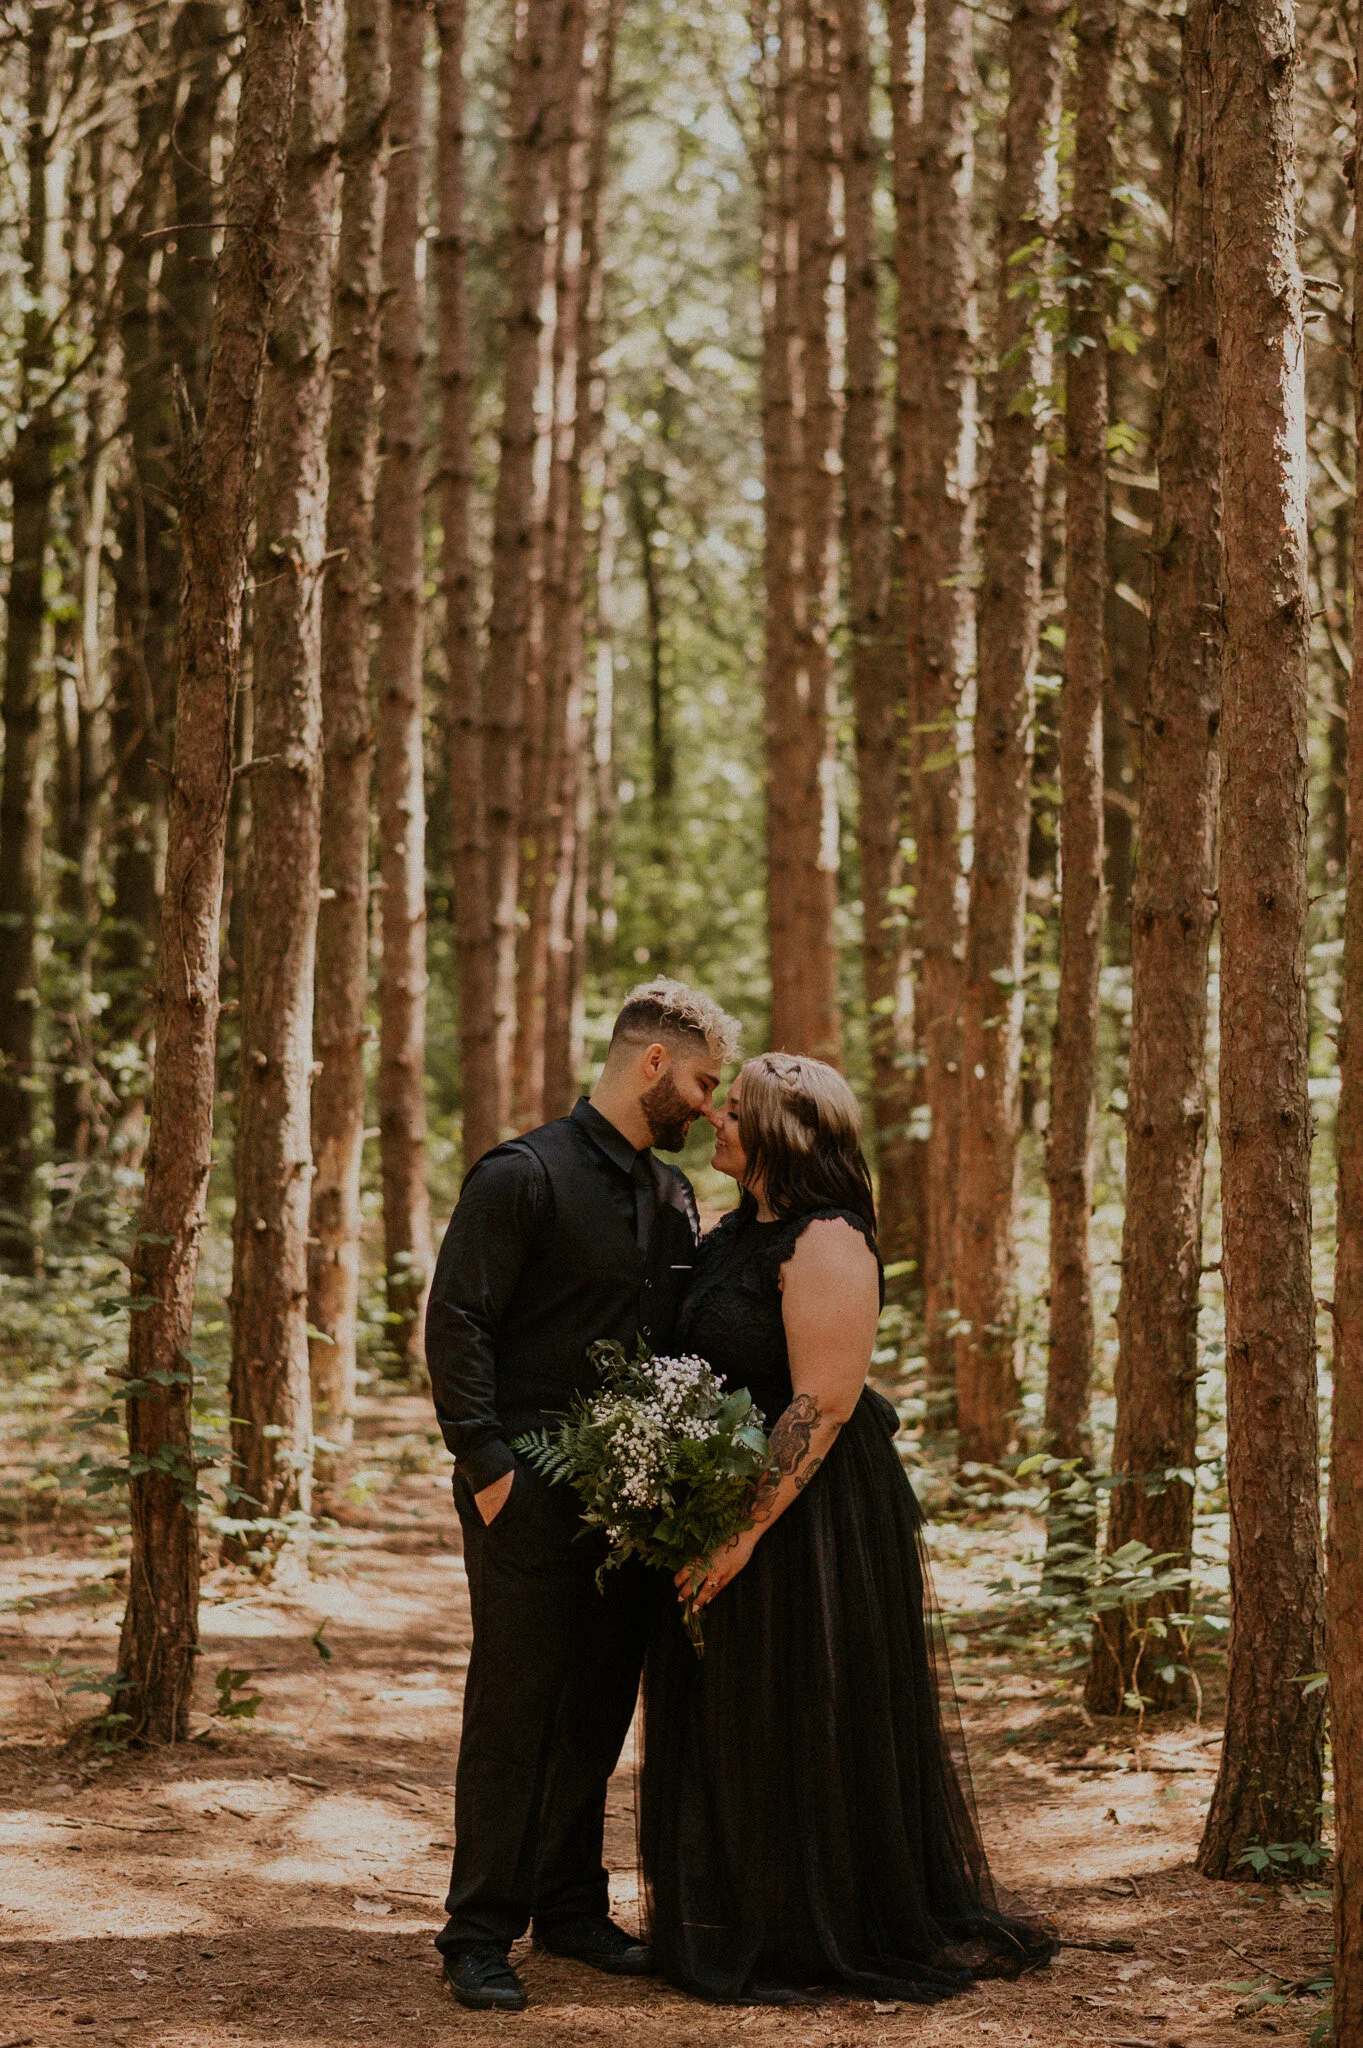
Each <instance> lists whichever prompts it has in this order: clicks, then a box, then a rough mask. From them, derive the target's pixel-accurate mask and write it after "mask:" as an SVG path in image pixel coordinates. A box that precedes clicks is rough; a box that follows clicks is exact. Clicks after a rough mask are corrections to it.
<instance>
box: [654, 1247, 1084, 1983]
mask: <svg viewBox="0 0 1363 2048" xmlns="http://www.w3.org/2000/svg"><path fill="white" fill-rule="evenodd" d="M816 1213H817V1214H818V1215H820V1216H832V1215H842V1216H843V1217H844V1220H845V1221H847V1222H848V1223H852V1224H854V1225H855V1227H856V1228H857V1229H859V1230H861V1231H862V1232H863V1234H864V1235H866V1236H867V1238H868V1241H869V1240H870V1234H869V1232H867V1231H866V1228H865V1225H864V1224H863V1223H861V1221H860V1220H859V1219H858V1218H857V1217H855V1216H853V1215H851V1214H848V1213H847V1212H844V1211H840V1210H831V1209H825V1210H819V1211H818V1212H816ZM812 1220H813V1218H812V1217H810V1216H806V1217H802V1218H799V1219H796V1220H794V1221H786V1222H777V1223H767V1224H762V1223H758V1222H757V1221H756V1220H754V1219H750V1218H748V1217H745V1216H744V1215H743V1213H742V1212H741V1211H736V1212H735V1213H734V1214H733V1215H730V1216H728V1217H726V1218H725V1219H724V1221H723V1222H722V1223H721V1224H720V1226H719V1228H718V1229H717V1230H715V1231H712V1232H711V1233H710V1235H709V1236H708V1237H707V1238H706V1239H705V1240H704V1243H703V1244H702V1246H701V1251H700V1255H699V1259H698V1262H697V1268H696V1274H695V1278H694V1280H693V1283H692V1287H691V1291H690V1294H689V1295H688V1298H687V1301H686V1304H685V1306H684V1308H683V1310H682V1316H681V1321H680V1324H679V1326H678V1330H677V1336H676V1340H675V1349H676V1350H677V1351H679V1352H683V1351H684V1352H691V1353H696V1354H698V1355H699V1356H701V1357H703V1358H705V1359H707V1360H708V1361H709V1362H710V1364H711V1365H712V1366H713V1367H714V1369H715V1371H716V1372H718V1373H719V1374H720V1375H721V1376H722V1378H723V1379H724V1381H725V1383H726V1385H728V1386H731V1387H738V1386H746V1387H748V1388H749V1389H750V1390H751V1392H752V1395H753V1398H754V1399H755V1401H756V1402H757V1404H758V1406H759V1407H760V1408H761V1409H762V1410H763V1412H764V1414H765V1416H766V1419H767V1426H768V1428H771V1427H772V1425H773V1424H774V1423H775V1422H776V1419H777V1417H778V1416H779V1415H780V1414H781V1412H782V1410H783V1409H784V1408H785V1407H786V1405H787V1404H788V1402H789V1401H790V1399H791V1382H790V1367H789V1361H788V1358H787V1353H786V1341H785V1329H784V1325H783V1322H782V1317H781V1293H780V1285H779V1275H780V1270H781V1267H782V1266H783V1265H784V1263H785V1262H786V1260H788V1259H789V1258H790V1256H791V1254H792V1252H793V1251H794V1248H795V1241H796V1239H797V1238H798V1236H799V1235H800V1232H801V1230H802V1229H803V1228H804V1227H805V1225H806V1224H807V1223H809V1222H811V1221H812ZM892 1428H893V1419H892V1415H891V1411H890V1410H889V1408H888V1405H887V1404H886V1403H885V1402H884V1401H882V1400H881V1399H880V1398H879V1396H877V1395H875V1394H874V1393H871V1392H864V1393H863V1394H862V1396H861V1399H860V1401H859V1402H858V1404H857V1407H856V1410H855V1412H854V1413H853V1415H852V1417H851V1419H850V1421H849V1422H848V1423H847V1424H846V1426H845V1427H844V1428H843V1430H842V1431H841V1433H840V1434H839V1436H838V1437H837V1439H836V1440H835V1442H834V1444H833V1446H832V1448H831V1450H830V1451H829V1453H828V1456H827V1458H826V1459H825V1461H824V1464H823V1466H822V1468H821V1469H820V1470H819V1471H818V1472H817V1473H816V1474H815V1476H814V1478H813V1479H812V1480H811V1482H810V1484H809V1486H808V1487H807V1489H806V1490H805V1492H804V1493H803V1494H801V1495H800V1497H799V1498H798V1499H797V1500H795V1501H794V1502H792V1504H791V1505H790V1506H789V1507H788V1508H787V1509H786V1511H785V1513H784V1514H783V1515H782V1516H780V1518H779V1519H778V1520H777V1521H776V1522H775V1523H773V1525H772V1527H771V1528H770V1529H769V1530H768V1531H767V1532H766V1533H765V1534H764V1535H763V1537H762V1539H761V1541H760V1542H759V1543H758V1544H757V1546H756V1548H755V1550H754V1551H753V1554H752V1556H751V1558H750V1559H749V1561H748V1563H747V1565H746V1566H745V1567H744V1569H743V1570H742V1571H741V1572H740V1573H739V1575H738V1576H737V1578H735V1579H734V1580H732V1581H731V1583H730V1584H729V1585H728V1586H726V1588H725V1589H724V1591H723V1592H722V1593H721V1594H719V1595H718V1597H717V1598H716V1599H715V1600H714V1601H712V1602H711V1604H710V1605H709V1606H708V1607H707V1608H706V1610H705V1652H704V1656H703V1657H700V1658H698V1657H697V1655H696V1653H695V1651H694V1650H693V1648H692V1647H691V1644H690V1642H689V1641H688V1639H687V1637H686V1634H685V1631H684V1629H683V1627H682V1625H681V1621H680V1619H679V1616H678V1613H677V1611H676V1610H675V1609H672V1608H671V1607H669V1608H668V1609H667V1610H666V1611H665V1612H664V1614H663V1615H662V1618H661V1620H660V1623H659V1625H658V1627H657V1628H656V1629H655V1632H654V1636H653V1640H652V1642H651V1644H650V1648H649V1654H648V1659H647V1663H646V1666H645V1673H644V1709H645V1712H644V1760H643V1766H642V1770H641V1773H640V1787H639V1840H640V1861H641V1866H642V1876H643V1890H644V1899H645V1905H646V1912H647V1918H648V1923H649V1932H650V1937H651V1940H652V1944H653V1955H654V1965H655V1968H656V1969H657V1970H658V1971H659V1973H660V1974H661V1975H662V1976H664V1977H666V1978H668V1979H669V1980H670V1981H671V1982H672V1983H673V1984H675V1985H677V1986H678V1987H680V1988H681V1989H682V1990H684V1991H688V1992H691V1993H694V1994H696V1995H698V1996H700V1997H702V1998H709V1999H717V2000H725V2001H731V2002H743V2003H761V2004H766V2003H772V2004H784V2003H788V2002H790V2001H792V2000H796V1999H802V1998H804V1997H807V1996H808V1995H809V1994H810V1993H811V1992H815V1991H817V1989H818V1988H819V1987H836V1988H840V1989H841V1990H842V1991H843V1993H844V1994H849V1995H852V1996H860V1997H863V1998H896V1999H902V2000H906V2001H913V2002H915V2003H928V2002H931V2001H933V2000H936V1999H939V1998H944V1997H949V1996H950V1995H951V1994H952V1993H954V1992H958V1991H961V1990H963V1989H964V1988H965V1987H966V1986H968V1985H969V1984H970V1983H971V1981H972V1980H973V1979H974V1978H976V1977H979V1976H993V1975H1016V1974H1018V1973H1019V1972H1021V1971H1022V1970H1024V1969H1028V1968H1032V1967H1035V1966H1036V1965H1038V1964H1040V1963H1042V1962H1045V1961H1046V1960H1047V1959H1048V1957H1049V1955H1050V1953H1051V1949H1052V1947H1053V1943H1052V1941H1051V1939H1050V1937H1049V1935H1048V1933H1047V1931H1046V1929H1045V1928H1044V1926H1043V1925H1042V1924H1041V1923H1039V1922H1037V1921H1035V1920H1032V1921H1029V1920H1027V1919H1025V1918H1022V1917H1019V1916H1016V1915H1010V1914H1008V1913H1006V1912H1004V1911H1002V1910H1001V1909H1000V1907H999V1905H998V1902H997V1899H996V1896H995V1893H994V1890H993V1886H992V1884H991V1882H990V1877H989V1871H988V1866H987V1864H986V1861H985V1856H984V1851H983V1848H982V1846H981V1844H980V1839H979V1834H978V1831H977V1829H976V1825H975V1820H974V1815H973V1813H972V1811H971V1808H970V1805H969V1804H968V1782H969V1781H968V1779H967V1778H966V1777H965V1775H964V1770H965V1765H964V1756H963V1755H962V1756H961V1758H960V1762H959V1765H958V1763H957V1761H956V1760H955V1759H954V1758H953V1755H952V1745H949V1743H948V1739H947V1735H946V1733H945V1731H944V1724H943V1711H942V1710H943V1704H944V1702H943V1700H942V1698H941V1694H940V1691H939V1686H943V1688H944V1689H945V1691H946V1695H947V1697H946V1702H945V1704H946V1706H947V1708H948V1710H949V1711H950V1712H952V1715H953V1722H952V1725H953V1728H955V1726H956V1724H955V1722H954V1702H953V1700H952V1698H951V1694H950V1684H949V1679H948V1680H945V1681H944V1680H941V1679H939V1676H938V1673H937V1669H936V1660H935V1655H934V1649H933V1645H932V1641H931V1640H930V1634H929V1617H928V1614H927V1611H926V1600H927V1597H928V1595H927V1585H926V1579H925V1568H924V1559H923V1553H922V1539H921V1532H922V1514H921V1511H920V1509H919V1507H918V1503H917V1500H916V1498H915V1496H914V1492H913V1488H912V1487H911V1486H910V1484H909V1481H908V1477H907V1475H906V1473H905V1471H904V1468H903V1466H902V1465H901V1463H900V1461H899V1457H898V1454H897V1453H896V1451H895V1448H894V1444H893V1442H892V1439H891V1429H892ZM943 1668H945V1667H943ZM957 1732H959V1731H958V1730H957Z"/></svg>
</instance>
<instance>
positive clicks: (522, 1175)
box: [426, 979, 738, 2012]
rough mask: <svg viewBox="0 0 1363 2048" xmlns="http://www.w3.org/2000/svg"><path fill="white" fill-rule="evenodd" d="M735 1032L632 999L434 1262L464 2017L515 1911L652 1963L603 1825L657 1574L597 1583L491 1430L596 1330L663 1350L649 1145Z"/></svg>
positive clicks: (681, 1183)
mask: <svg viewBox="0 0 1363 2048" xmlns="http://www.w3.org/2000/svg"><path fill="white" fill-rule="evenodd" d="M737 1038H738V1027H737V1025H736V1024H735V1023H734V1020H733V1019H732V1018H731V1017H726V1016H725V1015H724V1013H723V1011H722V1010H720V1009H719V1008H718V1007H717V1006H716V1005H715V1004H714V1003H712V1002H711V1001H710V1000H709V998H708V997H707V996H703V995H701V994H699V993H698V992H697V991H696V990H694V989H689V988H686V987H684V986H683V985H682V984H681V983H680V982H675V981H667V980H663V979H660V980H657V981H653V982H649V983H646V984H645V985H644V986H643V987H641V988H637V989H635V990H634V991H633V993H632V994H631V995H630V996H629V997H628V999H627V1000H626V1003H625V1006H624V1008H623V1009H622V1010H621V1012H620V1015H619V1016H618V1018H617V1019H616V1022H615V1029H614V1032H613V1034H612V1037H611V1043H610V1051H609V1053H608V1055H607V1058H606V1064H605V1070H604V1072H603V1073H602V1076H601V1079H600V1081H599V1082H598V1083H597V1085H596V1087H595V1088H594V1089H593V1091H592V1094H591V1097H590V1100H588V1099H586V1098H584V1099H583V1100H582V1101H580V1102H579V1103H578V1104H577V1106H576V1108H575V1109H574V1110H573V1112H572V1114H571V1116H566V1117H560V1118H558V1119H557V1120H556V1121H555V1122H553V1123H549V1124H544V1125H542V1126H541V1127H540V1129H539V1130H536V1131H530V1132H528V1133H527V1134H526V1135H525V1136H524V1137H522V1138H516V1139H513V1140H512V1141H511V1142H510V1143H509V1144H505V1145H498V1146H496V1147H495V1148H494V1149H493V1150H492V1151H491V1152H489V1153H487V1154H486V1155H485V1157H484V1158H482V1159H480V1160H479V1161H478V1163H477V1164H476V1165H475V1166H474V1168H473V1170H472V1172H471V1173H470V1174H469V1175H468V1177H467V1179H466V1180H465V1182H464V1187H463V1192H462V1193H461V1195H460V1197H459V1204H458V1207H457V1208H456V1209H455V1212H454V1215H453V1216H452V1218H451V1219H450V1226H449V1229H448V1230H447V1231H446V1233H445V1241H444V1244H443V1245H442V1246H441V1249H440V1257H439V1260H438V1261H437V1263H436V1269H435V1278H434V1280H433V1282H432V1284H431V1296H430V1306H429V1308H428V1310H427V1316H426V1358H427V1362H428V1365H429V1368H430V1374H431V1386H432V1390H433V1392H434V1395H435V1405H436V1414H437V1417H438V1419H439V1422H440V1427H441V1430H442V1431H443V1433H444V1437H445V1442H446V1443H447V1445H448V1446H449V1448H450V1450H451V1451H452V1452H453V1453H454V1458H455V1474H454V1496H455V1502H456V1505H457V1507H458V1510H459V1519H460V1521H461V1523H462V1525H463V1530H464V1562H465V1567H466V1570H467V1573H468V1584H469V1601H470V1605H471V1608H472V1613H473V1653H472V1656H471V1658H470V1660H469V1671H468V1683H467V1686H466V1688H465V1693H464V1727H463V1736H462V1739H461V1742H460V1749H459V1768H458V1773H457V1776H456V1780H455V1851H454V1867H453V1871H452V1873H451V1878H450V1891H449V1897H448V1898H447V1900H446V1902H445V1906H446V1911H447V1913H448V1914H449V1920H448V1922H447V1924H446V1926H445V1928H444V1930H443V1931H442V1933H441V1934H440V1935H439V1936H438V1937H437V1939H436V1947H437V1948H438V1949H439V1950H440V1951H441V1953H442V1955H443V1957H444V1971H445V1978H446V1981H447V1982H448V1984H449V1986H450V1989H451V1990H452V1991H453V1993H454V1996H455V1997H456V1998H457V1999H458V2000H459V2002H460V2003H461V2004H462V2005H466V2006H470V2007H472V2008H474V2009H475V2010H492V2009H497V2010H502V2011H512V2012H518V2011H520V2010H521V2008H522V2007H523V2006H524V2005H525V2003H526V1996H525V1990H524V1987H523V1985H522V1984H521V1981H520V1979H519V1977H518V1976H517V1975H516V1973H515V1971H514V1970H513V1969H512V1968H511V1965H510V1963H509V1962H508V1960H507V1952H508V1950H509V1948H510V1946H511V1943H512V1942H513V1941H515V1940H516V1939H517V1938H518V1937H519V1936H520V1935H522V1934H523V1933H524V1932H525V1930H526V1927H527V1925H529V1924H530V1923H531V1922H532V1921H533V1931H534V1935H535V1939H536V1941H537V1942H538V1943H539V1944H540V1946H542V1947H543V1948H546V1949H549V1950H551V1951H552V1952H553V1953H554V1954H555V1955H561V1956H572V1957H575V1958H576V1959H577V1960H579V1961H581V1962H585V1963H589V1964H591V1965H592V1967H593V1968H595V1969H598V1970H607V1971H610V1972H613V1973H615V1974H618V1975H623V1976H639V1975H642V1974H643V1973H645V1972H646V1971H647V1969H648V1967H649V1955H648V1950H647V1949H646V1948H645V1947H644V1946H643V1944H642V1943H640V1942H637V1941H632V1940H631V1939H630V1937H629V1936H628V1935H627V1934H625V1933H624V1932H623V1931H622V1930H621V1929H620V1928H619V1927H617V1926H616V1925H615V1923H614V1922H613V1921H612V1920H611V1919H610V1917H609V1891H608V1885H607V1877H606V1871H605V1867H604V1864H603V1862H602V1835H603V1831H604V1826H605V1811H606V1785H607V1781H608V1780H609V1778H610V1775H611V1772H612V1771H613V1770H614V1768H615V1766H616V1763H617V1762H618V1760H619V1756H620V1751H621V1749H622V1747H623V1745H624V1741H625V1737H626V1735H627V1734H628V1732H629V1726H630V1722H631V1720H632V1718H633V1714H634V1706H635V1701H636V1698H637V1696H638V1690H639V1674H640V1669H641V1666H642V1662H643V1652H644V1642H645V1637H646V1634H647V1629H648V1622H649V1616H650V1612H651V1609H652V1603H653V1601H654V1600H655V1599H656V1598H658V1597H659V1593H660V1589H662V1590H664V1591H666V1590H668V1589H667V1588H666V1581H665V1580H663V1579H662V1578H660V1576H659V1575H658V1574H656V1573H651V1572H648V1571H646V1570H645V1569H644V1568H643V1567H642V1566H641V1565H639V1564H638V1563H637V1561H634V1560H631V1562H630V1563H629V1564H627V1565H625V1566H624V1567H622V1568H620V1569H619V1570H613V1571H611V1572H609V1573H607V1574H606V1576H605V1579H604V1581H603V1590H601V1591H598V1590H597V1587H596V1582H595V1580H596V1570H597V1566H598V1565H599V1564H600V1562H601V1559H602V1557H603V1555H604V1539H603V1538H601V1537H600V1535H599V1534H597V1535H593V1536H591V1537H587V1536H583V1535H581V1533H580V1532H581V1529H582V1523H581V1520H580V1515H579V1508H578V1502H577V1497H576V1495H575V1494H574V1493H573V1491H572V1489H571V1488H570V1487H568V1486H565V1485H558V1486H551V1485H550V1484H549V1483H548V1482H547V1481H546V1480H545V1479H543V1478H542V1477H541V1476H540V1475H539V1474H537V1473H536V1472H534V1471H533V1470H532V1469H531V1468H530V1467H529V1466H528V1465H526V1464H525V1463H523V1462H521V1461H520V1460H518V1459H517V1457H516V1455H515V1453H514V1452H513V1451H512V1449H511V1441H512V1439H513V1438H515V1437H516V1436H518V1435H519V1434H520V1433H521V1432H522V1431H524V1430H530V1429H536V1428H539V1427H540V1426H541V1425H542V1424H543V1423H544V1422H545V1421H546V1420H548V1419H550V1418H552V1417H553V1416H555V1415H559V1414H562V1413H563V1412H564V1411H565V1410H566V1409H567V1408H568V1406H569V1404H570V1403H571V1401H572V1398H573V1396H574V1395H575V1394H577V1393H582V1392H587V1391H589V1390H590V1389H591V1388H592V1386H593V1385H594V1383H595V1381H594V1373H593V1368H592V1365H591V1363H590V1360H589V1358H588V1351H589V1347H590V1346H591V1345H592V1344H594V1343H595V1342H596V1341H597V1340H598V1339H599V1338H614V1339H615V1340H616V1341H617V1342H618V1343H620V1344H623V1345H624V1346H625V1347H626V1348H627V1349H628V1350H630V1351H632V1350H633V1348H634V1344H635V1340H636V1338H638V1337H642V1338H643V1339H644V1341H645V1343H647V1344H648V1345H649V1346H650V1347H651V1348H652V1349H653V1350H655V1351H663V1352H665V1351H666V1350H667V1347H668V1345H669V1343H670V1341H671V1338H672V1332H673V1329H674V1326H675V1323H676V1318H677V1313H678V1310H679V1308H680V1306H681V1300H682V1296H683V1295H684V1293H685V1291H686V1286H687V1283H688V1280H689V1278H690V1273H691V1268H692V1265H693V1262H694V1258H695V1245H696V1238H697V1234H698V1224H697V1217H696V1205H695V1198H694V1196H693V1195H692V1192H691V1186H690V1183H689V1182H688V1181H687V1180H686V1178H685V1177H684V1175H682V1174H681V1173H680V1172H678V1170H677V1169H676V1168H675V1167H672V1166H664V1165H662V1164H661V1163H660V1162H659V1161H658V1160H656V1159H655V1158H654V1157H653V1153H652V1150H651V1148H652V1147H653V1146H654V1145H660V1146H661V1147H662V1148H663V1149H664V1150H665V1151H669V1152H675V1151H680V1149H681V1147H682V1146H683V1145H684V1144H685V1142H686V1134H687V1131H688V1130H689V1129H690V1127H691V1125H692V1124H693V1123H694V1122H695V1120H696V1118H697V1117H699V1116H704V1115H706V1114H707V1113H708V1111H709V1110H710V1107H711V1105H712V1102H713V1099H714V1092H715V1089H716V1087H717V1086H718V1084H719V1078H720V1072H721V1069H722V1067H723V1065H724V1063H725V1061H726V1060H728V1059H731V1058H732V1057H733V1053H734V1049H735V1046H736V1043H737Z"/></svg>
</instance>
